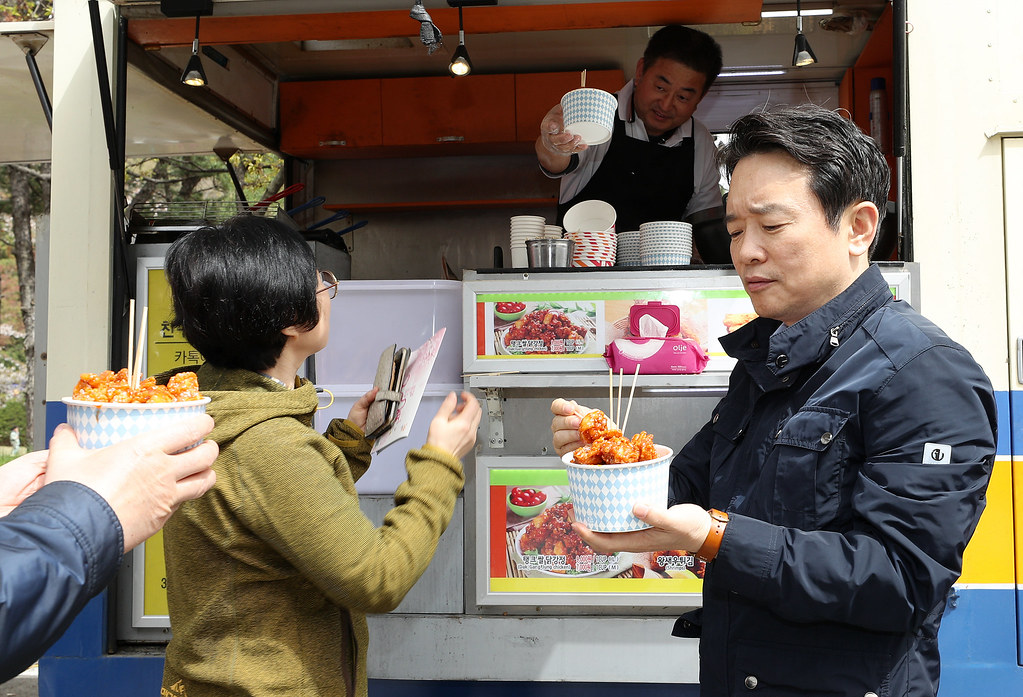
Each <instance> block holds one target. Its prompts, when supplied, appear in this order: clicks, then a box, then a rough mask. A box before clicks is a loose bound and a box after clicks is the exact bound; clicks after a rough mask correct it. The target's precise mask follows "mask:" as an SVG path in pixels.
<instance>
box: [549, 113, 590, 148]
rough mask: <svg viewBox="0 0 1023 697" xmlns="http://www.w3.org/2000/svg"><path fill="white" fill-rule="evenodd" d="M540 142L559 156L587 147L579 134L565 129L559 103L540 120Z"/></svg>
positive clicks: (563, 116)
mask: <svg viewBox="0 0 1023 697" xmlns="http://www.w3.org/2000/svg"><path fill="white" fill-rule="evenodd" d="M540 142H541V143H542V144H543V147H544V148H545V149H546V150H547V151H549V152H550V153H552V154H554V155H555V156H559V157H569V156H571V155H572V154H573V153H577V152H582V151H583V150H585V149H586V147H587V146H586V143H584V142H583V139H582V137H581V136H577V135H574V134H573V133H571V132H570V131H566V130H565V115H564V112H563V111H562V109H561V104H556V105H555V106H554V107H553V108H552V109H551V110H550V111H548V112H547V115H546V116H544V117H543V120H542V121H541V122H540Z"/></svg>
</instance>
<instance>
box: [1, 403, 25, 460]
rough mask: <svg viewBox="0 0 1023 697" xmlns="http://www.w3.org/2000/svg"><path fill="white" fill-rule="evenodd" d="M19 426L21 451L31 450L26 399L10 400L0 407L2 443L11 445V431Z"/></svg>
mask: <svg viewBox="0 0 1023 697" xmlns="http://www.w3.org/2000/svg"><path fill="white" fill-rule="evenodd" d="M15 426H17V427H18V428H19V429H20V430H21V451H22V453H24V452H25V449H26V448H31V447H32V444H31V443H30V442H29V441H30V440H31V438H30V434H29V432H28V417H27V415H26V413H25V399H24V397H23V398H21V399H9V400H7V401H6V402H5V403H4V405H3V406H2V407H0V443H4V444H5V445H10V442H9V438H10V433H11V429H12V428H14V427H15Z"/></svg>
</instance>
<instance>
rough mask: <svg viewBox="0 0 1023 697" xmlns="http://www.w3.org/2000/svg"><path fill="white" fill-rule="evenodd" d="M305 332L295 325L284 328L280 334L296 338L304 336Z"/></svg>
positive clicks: (305, 330)
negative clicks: (300, 335)
mask: <svg viewBox="0 0 1023 697" xmlns="http://www.w3.org/2000/svg"><path fill="white" fill-rule="evenodd" d="M307 331H309V330H308V329H302V328H301V327H300V326H298V325H297V324H293V325H291V326H290V327H285V328H284V329H282V330H281V334H283V335H284V336H298V335H299V334H304V333H305V332H307Z"/></svg>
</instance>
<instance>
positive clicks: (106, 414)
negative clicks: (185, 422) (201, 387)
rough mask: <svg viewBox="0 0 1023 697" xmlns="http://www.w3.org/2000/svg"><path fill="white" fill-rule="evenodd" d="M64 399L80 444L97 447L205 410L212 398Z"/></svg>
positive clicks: (68, 417)
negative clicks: (154, 399)
mask: <svg viewBox="0 0 1023 697" xmlns="http://www.w3.org/2000/svg"><path fill="white" fill-rule="evenodd" d="M61 401H62V402H64V404H65V405H66V406H67V422H68V424H70V426H71V428H73V429H75V435H76V436H77V437H78V444H79V445H80V446H82V447H83V448H85V449H87V450H96V449H97V448H105V447H106V446H108V445H113V444H114V443H120V442H121V441H122V440H125V439H127V438H131V437H132V436H137V435H139V434H140V433H147V432H150V431H157V430H159V429H161V428H163V427H164V426H166V425H168V424H170V423H173V422H175V421H180V420H181V419H182V418H184V417H186V416H191V415H193V414H205V413H206V405H207V404H209V403H210V398H209V397H203V398H202V399H196V400H192V401H189V402H145V403H128V402H124V403H122V402H85V401H82V400H78V399H70V398H64V399H62V400H61ZM201 442H202V441H201V440H200V441H198V442H196V443H195V444H193V445H192V446H191V447H195V446H196V445H199V443H201Z"/></svg>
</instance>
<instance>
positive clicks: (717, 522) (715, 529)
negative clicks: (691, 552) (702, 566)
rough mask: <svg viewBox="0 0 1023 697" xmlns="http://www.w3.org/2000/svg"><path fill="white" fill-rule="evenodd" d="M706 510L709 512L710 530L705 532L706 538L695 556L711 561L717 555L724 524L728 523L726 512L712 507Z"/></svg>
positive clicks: (723, 532) (723, 534) (723, 533)
mask: <svg viewBox="0 0 1023 697" xmlns="http://www.w3.org/2000/svg"><path fill="white" fill-rule="evenodd" d="M707 512H708V513H710V518H711V525H710V532H709V533H707V539H706V540H704V541H703V545H702V546H701V547H700V549H699V550H698V551H697V552H696V558H697V559H700V560H701V561H705V562H706V561H711V560H712V559H714V557H716V556H717V555H718V550H719V549H720V548H721V539H722V538H723V537H724V536H725V526H726V525H728V514H727V513H725V512H724V511H719V510H717V509H716V508H712V509H710V510H709V511H707Z"/></svg>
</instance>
